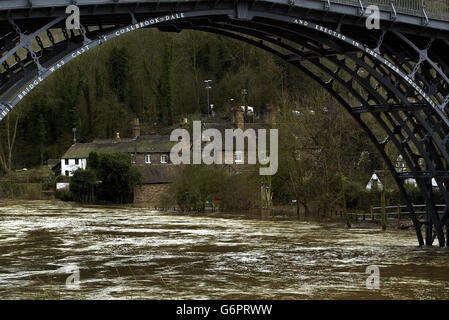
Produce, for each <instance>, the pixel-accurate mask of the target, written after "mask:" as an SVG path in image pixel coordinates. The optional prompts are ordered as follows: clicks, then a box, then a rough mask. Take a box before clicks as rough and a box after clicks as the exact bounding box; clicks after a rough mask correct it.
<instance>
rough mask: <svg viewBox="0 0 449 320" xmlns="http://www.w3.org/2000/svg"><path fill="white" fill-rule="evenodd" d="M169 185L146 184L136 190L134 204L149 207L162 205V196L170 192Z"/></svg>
mask: <svg viewBox="0 0 449 320" xmlns="http://www.w3.org/2000/svg"><path fill="white" fill-rule="evenodd" d="M168 189H169V184H144V185H142V186H138V187H136V188H135V189H134V203H136V204H145V205H146V206H148V207H158V206H160V205H161V199H162V195H163V194H165V193H166V192H168Z"/></svg>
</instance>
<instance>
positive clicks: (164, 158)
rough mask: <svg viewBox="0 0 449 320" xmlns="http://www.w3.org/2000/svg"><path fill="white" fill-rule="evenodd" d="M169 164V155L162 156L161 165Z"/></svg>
mask: <svg viewBox="0 0 449 320" xmlns="http://www.w3.org/2000/svg"><path fill="white" fill-rule="evenodd" d="M167 162H168V155H166V154H163V155H161V163H167Z"/></svg>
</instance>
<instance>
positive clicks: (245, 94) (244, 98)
mask: <svg viewBox="0 0 449 320" xmlns="http://www.w3.org/2000/svg"><path fill="white" fill-rule="evenodd" d="M247 95H248V90H247V89H242V96H243V107H244V108H245V114H244V116H246V112H247V102H246V96H247Z"/></svg>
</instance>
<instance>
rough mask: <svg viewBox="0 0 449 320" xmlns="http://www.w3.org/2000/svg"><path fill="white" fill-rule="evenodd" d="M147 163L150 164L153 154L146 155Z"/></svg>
mask: <svg viewBox="0 0 449 320" xmlns="http://www.w3.org/2000/svg"><path fill="white" fill-rule="evenodd" d="M145 163H146V164H150V163H151V155H150V154H147V155H146V156H145Z"/></svg>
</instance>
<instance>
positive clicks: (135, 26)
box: [0, 12, 185, 120]
mask: <svg viewBox="0 0 449 320" xmlns="http://www.w3.org/2000/svg"><path fill="white" fill-rule="evenodd" d="M182 18H185V14H184V13H182V12H181V13H176V14H170V15H164V16H161V17H157V18H151V19H147V20H144V21H141V22H138V23H135V24H132V25H130V26H127V27H123V28H121V29H119V30H117V31H115V32H112V33H110V34H108V35H105V36H102V37H101V38H100V39H98V40H96V41H92V42H91V43H88V44H86V45H84V46H83V47H82V48H80V49H78V50H76V51H74V52H73V53H71V54H70V55H68V56H66V57H64V58H63V59H61V60H59V61H58V62H57V63H55V64H53V65H52V66H50V67H49V68H48V69H47V70H46V72H44V73H43V74H41V75H39V76H38V77H37V78H36V79H34V80H33V81H32V82H31V83H29V84H28V85H27V86H26V87H25V88H24V89H22V90H21V91H20V93H18V94H17V95H16V97H15V98H13V99H12V100H11V105H12V106H14V105H16V104H17V103H19V102H20V101H21V100H22V99H23V98H24V97H25V96H26V95H27V94H28V93H30V92H31V91H32V90H33V89H34V88H36V87H37V86H38V85H39V84H40V83H41V82H42V81H44V80H45V79H46V78H47V77H48V76H50V75H51V74H52V73H54V72H55V71H57V70H58V69H60V68H61V67H63V66H64V65H65V64H66V63H68V62H70V61H71V60H73V59H75V58H77V57H78V56H80V55H82V54H84V53H86V52H88V51H89V50H90V49H92V48H94V47H96V46H97V45H101V44H102V43H104V42H106V41H108V40H111V39H113V38H116V37H118V36H121V35H123V34H125V33H128V32H131V31H135V30H137V29H141V28H145V27H150V26H151V25H154V24H158V23H162V22H167V21H172V20H176V19H182ZM5 115H6V114H5ZM3 117H4V115H2V114H1V113H0V120H1V119H2V118H3Z"/></svg>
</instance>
